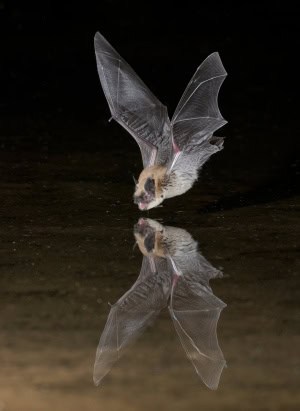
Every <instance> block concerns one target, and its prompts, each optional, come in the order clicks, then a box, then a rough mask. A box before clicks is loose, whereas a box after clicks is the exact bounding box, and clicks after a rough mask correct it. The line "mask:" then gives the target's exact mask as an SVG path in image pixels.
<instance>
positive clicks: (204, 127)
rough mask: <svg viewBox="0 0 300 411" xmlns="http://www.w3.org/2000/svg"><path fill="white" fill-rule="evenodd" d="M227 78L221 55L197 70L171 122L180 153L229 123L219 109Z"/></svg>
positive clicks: (208, 58)
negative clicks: (220, 97) (219, 100)
mask: <svg viewBox="0 0 300 411" xmlns="http://www.w3.org/2000/svg"><path fill="white" fill-rule="evenodd" d="M226 75H227V73H226V71H225V69H224V67H223V64H222V62H221V59H220V56H219V54H218V53H213V54H211V55H210V56H208V57H207V58H206V59H205V60H204V62H203V63H202V64H201V65H200V66H199V67H198V69H197V71H196V73H195V74H194V76H193V77H192V79H191V81H190V82H189V84H188V86H187V88H186V89H185V91H184V93H183V95H182V97H181V99H180V101H179V103H178V106H177V108H176V110H175V113H174V115H173V118H172V121H171V126H172V131H173V138H174V142H175V143H176V145H177V147H178V148H179V150H183V149H185V150H186V149H188V148H189V146H194V145H199V144H201V143H202V142H203V141H204V140H205V139H206V138H208V137H210V136H211V135H212V134H213V133H214V131H216V130H217V129H218V128H220V127H222V126H223V125H224V124H226V123H227V121H226V120H224V118H223V117H222V115H221V113H220V111H219V107H218V93H219V89H220V87H221V85H222V83H223V81H224V79H225V77H226Z"/></svg>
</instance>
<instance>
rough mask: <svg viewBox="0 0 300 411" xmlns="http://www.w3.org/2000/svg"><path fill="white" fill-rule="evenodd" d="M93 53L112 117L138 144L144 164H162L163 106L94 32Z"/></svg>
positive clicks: (168, 147) (166, 152) (165, 144)
mask: <svg viewBox="0 0 300 411" xmlns="http://www.w3.org/2000/svg"><path fill="white" fill-rule="evenodd" d="M95 52H96V59H97V68H98V73H99V77H100V81H101V84H102V87H103V91H104V94H105V97H106V99H107V102H108V104H109V108H110V111H111V114H112V117H113V118H114V119H115V120H116V121H117V122H118V123H120V124H121V125H122V126H123V127H124V128H125V129H126V130H127V131H128V132H129V133H130V134H131V135H132V136H133V137H134V139H135V140H136V142H137V143H138V145H139V147H140V150H141V153H142V158H143V164H144V167H147V166H150V165H153V164H163V163H165V162H166V160H167V159H168V158H169V157H170V156H171V153H172V138H171V131H170V121H169V118H168V113H167V108H166V107H165V106H164V105H163V104H161V102H160V101H159V100H158V99H157V98H156V97H155V96H154V95H153V94H152V93H151V91H150V90H149V89H148V88H147V86H146V85H145V84H144V83H143V82H142V80H141V79H140V78H139V77H138V76H137V74H136V73H135V72H134V71H133V70H132V68H131V67H130V66H129V65H128V64H127V63H126V61H125V60H124V59H123V58H122V57H121V56H120V55H119V54H118V53H117V52H116V50H114V48H113V47H112V46H111V45H110V44H109V43H108V42H107V40H105V38H104V37H103V36H102V35H101V34H100V33H96V35H95Z"/></svg>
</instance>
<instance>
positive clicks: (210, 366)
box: [94, 218, 226, 389]
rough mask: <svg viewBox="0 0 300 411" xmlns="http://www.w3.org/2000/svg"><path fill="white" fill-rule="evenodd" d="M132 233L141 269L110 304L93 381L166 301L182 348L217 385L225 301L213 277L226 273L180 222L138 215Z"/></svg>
mask: <svg viewBox="0 0 300 411" xmlns="http://www.w3.org/2000/svg"><path fill="white" fill-rule="evenodd" d="M134 235H135V238H136V242H137V244H138V246H139V249H140V251H141V252H142V254H143V255H144V257H143V262H142V268H141V271H140V275H139V277H138V279H137V280H136V282H135V283H134V284H133V286H132V287H131V288H130V290H128V291H127V292H126V293H125V294H124V295H123V296H122V297H121V298H120V299H119V300H118V301H117V302H116V303H115V304H114V305H113V306H112V308H111V310H110V313H109V315H108V319H107V322H106V325H105V328H104V331H103V333H102V335H101V338H100V342H99V345H98V348H97V353H96V360H95V366H94V382H95V384H96V385H99V384H100V382H101V380H102V379H103V377H104V376H105V375H106V374H107V373H108V372H109V371H110V369H111V368H112V366H113V364H114V363H115V362H116V361H117V360H118V359H119V358H120V357H121V355H122V353H123V351H124V348H125V347H127V346H128V344H130V343H131V342H132V341H133V340H134V339H135V338H136V337H137V336H138V335H140V333H141V332H142V331H143V330H144V329H145V328H146V327H147V325H148V324H149V323H152V322H153V320H154V319H155V318H156V316H157V315H158V314H159V312H160V311H161V310H162V309H163V308H165V307H167V308H168V310H169V313H170V316H171V318H172V321H173V324H174V327H175V330H176V332H177V335H178V337H179V340H180V342H181V344H182V346H183V348H184V351H185V353H186V355H187V357H188V358H189V360H190V361H191V363H192V364H193V366H194V368H195V370H196V372H197V374H198V375H199V376H200V378H201V379H202V381H203V382H204V384H206V385H207V387H209V388H211V389H216V388H217V387H218V384H219V379H220V376H221V373H222V370H223V368H224V366H225V365H226V362H225V359H224V357H223V353H222V351H221V349H220V347H219V345H218V339H217V323H218V319H219V316H220V313H221V311H222V310H223V308H224V307H225V306H226V304H225V303H223V301H221V300H220V299H219V298H217V297H216V296H215V295H214V294H213V292H212V289H211V287H210V286H209V281H210V279H212V278H216V277H221V276H222V273H221V272H220V271H219V270H217V269H216V268H214V267H212V265H211V264H210V263H209V262H208V261H207V260H206V259H205V258H204V257H203V256H202V255H201V254H200V253H199V251H198V248H197V243H196V241H194V240H193V238H192V236H191V235H190V234H189V233H188V232H187V231H185V230H183V229H181V228H175V227H168V226H165V227H164V226H162V225H161V224H160V223H158V222H156V221H154V220H150V219H144V218H142V219H140V220H139V221H138V223H137V224H136V225H135V227H134Z"/></svg>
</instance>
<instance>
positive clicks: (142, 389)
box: [0, 150, 300, 411]
mask: <svg viewBox="0 0 300 411" xmlns="http://www.w3.org/2000/svg"><path fill="white" fill-rule="evenodd" d="M225 153H226V151H224V152H223V153H222V155H224V156H225ZM224 158H225V157H224ZM230 158H231V159H233V158H234V156H231V157H230ZM213 161H215V162H214V163H213ZM222 161H225V162H226V160H225V159H224V160H218V159H216V160H215V159H214V160H211V163H210V164H209V165H208V166H207V167H206V168H205V170H204V171H203V173H202V178H201V179H200V181H199V182H198V183H197V185H196V186H195V187H194V189H193V190H191V191H190V192H189V193H187V194H186V195H185V196H181V197H178V198H175V199H172V200H169V201H168V202H165V203H164V207H162V208H158V209H155V210H151V212H149V213H144V214H142V213H141V212H139V211H138V210H137V208H136V207H135V206H134V204H133V203H132V190H133V184H132V183H131V175H130V174H131V171H133V172H136V171H137V170H138V167H139V158H138V154H137V153H135V152H133V153H131V152H130V153H128V156H127V155H126V156H124V152H117V151H116V152H113V151H107V152H106V154H105V158H104V159H103V155H101V153H98V152H95V153H87V152H83V153H80V152H79V151H73V152H72V153H71V154H66V152H62V153H60V154H59V153H58V152H56V153H48V152H47V153H44V152H36V153H34V152H29V151H28V152H26V150H23V151H22V155H21V154H18V153H17V152H14V151H9V150H8V151H5V150H3V151H2V152H1V163H0V168H1V176H2V177H1V183H0V193H1V203H2V204H1V233H0V253H1V259H0V284H1V286H0V307H1V317H0V321H1V323H0V329H1V334H0V335H1V337H0V352H1V359H2V360H1V371H0V387H1V388H0V410H18V411H19V410H22V411H27V410H28V411H29V410H30V411H34V410H53V409H57V410H73V411H76V410H83V409H87V410H109V411H110V410H112V411H114V410H116V411H118V410H127V409H128V410H156V409H164V410H171V409H172V410H196V409H200V408H201V409H203V410H235V409H241V410H296V409H298V405H299V400H300V395H299V385H298V381H299V376H300V364H299V357H298V355H297V354H298V351H299V344H300V337H299V336H300V333H299V331H300V330H299V288H300V287H299V286H300V284H299V275H298V268H299V260H298V259H297V256H298V255H299V254H297V253H299V243H298V240H299V224H298V222H299V204H300V201H299V199H300V197H299V196H297V195H296V194H295V190H294V189H295V186H294V181H293V179H292V178H289V177H286V178H285V179H279V178H277V180H276V179H275V180H272V179H271V177H272V176H266V175H264V173H263V171H262V170H261V169H260V168H259V167H257V168H256V169H255V172H251V173H249V170H243V171H241V170H242V167H241V164H235V162H234V161H232V168H230V167H229V166H228V164H227V167H220V165H222ZM228 161H229V160H228ZM234 167H235V168H234ZM228 170H230V172H229V171H228ZM252 171H253V170H252ZM245 175H247V176H250V177H249V178H245ZM257 181H260V182H261V184H260V186H258V185H257ZM272 181H273V182H272ZM141 216H144V217H149V218H151V219H153V220H157V221H159V222H160V223H161V224H164V225H165V226H167V227H175V228H181V229H183V230H186V232H188V233H190V235H191V236H192V238H193V239H194V240H195V241H197V242H198V247H199V251H198V253H199V255H200V256H202V258H205V260H206V261H207V264H208V265H209V267H211V268H210V270H212V271H213V270H215V271H216V272H217V271H218V270H220V271H222V272H223V277H222V278H215V279H212V280H211V281H210V286H211V290H210V289H209V288H206V291H205V292H204V291H203V287H209V286H208V281H207V277H205V275H206V274H205V273H206V272H207V270H206V271H205V269H204V270H202V274H203V273H204V274H203V275H204V277H205V278H206V279H205V278H204V280H203V278H202V280H201V281H202V283H201V284H202V291H203V292H204V294H202V295H200V294H201V293H200V294H199V293H198V294H197V293H196V294H197V296H198V297H197V298H198V299H197V298H196V297H195V295H194V297H195V298H196V299H197V301H196V302H195V304H196V306H197V304H198V302H199V301H202V303H203V301H204V300H205V298H204V297H203V295H204V296H205V295H206V296H208V297H207V298H208V300H209V301H211V300H210V299H211V298H212V299H213V298H215V299H216V300H214V301H217V300H218V301H220V302H224V304H226V305H227V306H226V307H225V308H224V307H223V306H222V307H221V308H222V310H220V311H221V313H220V319H219V321H218V323H217V330H216V333H217V337H218V344H219V350H220V351H218V346H217V345H216V340H215V338H216V336H215V334H214V324H215V325H216V321H215V322H214V320H212V321H211V322H210V323H209V324H212V326H211V328H209V324H208V323H207V322H206V323H205V322H203V321H202V320H203V316H202V317H201V318H202V320H201V318H200V317H199V306H198V308H197V309H196V308H194V310H196V311H197V310H198V311H197V315H195V316H194V319H193V321H190V320H189V321H190V322H189V335H190V340H191V339H193V335H194V334H193V333H195V334H196V335H197V338H196V337H195V338H196V340H195V341H196V342H194V351H195V346H196V347H199V346H200V348H201V338H202V337H203V341H204V343H203V344H204V346H206V348H207V345H208V347H209V349H210V350H211V351H210V355H211V356H213V354H214V353H216V352H217V351H218V353H219V354H218V355H219V359H220V358H222V355H223V356H224V359H225V360H226V364H227V367H224V369H223V367H221V371H222V372H221V375H220V382H219V387H218V389H217V390H210V389H209V388H207V386H206V385H205V383H204V382H203V381H202V379H201V375H200V376H199V375H197V373H196V372H195V368H194V367H193V365H192V363H191V361H190V360H189V359H188V358H187V356H186V353H185V351H184V348H183V346H182V344H181V342H182V341H180V332H179V334H178V331H177V332H176V329H175V327H174V322H173V321H172V315H170V310H169V309H168V306H169V307H170V283H168V284H169V285H168V287H169V288H168V287H167V291H166V296H165V299H164V300H163V303H161V301H162V300H159V301H160V303H161V306H162V307H161V310H160V312H159V313H158V314H157V317H156V318H155V319H154V318H152V319H151V321H150V322H149V324H148V325H149V326H148V327H146V329H145V330H144V332H143V333H142V334H141V335H140V336H139V338H137V339H136V340H135V341H133V342H132V344H130V343H129V344H128V347H127V349H126V350H125V352H124V355H122V356H120V359H119V361H117V362H116V363H115V364H114V366H113V367H112V369H111V371H110V372H109V374H107V375H106V376H105V377H104V378H103V380H102V381H101V383H100V386H99V387H96V386H95V385H94V382H93V368H94V361H95V354H96V349H97V346H98V343H99V338H100V335H101V333H102V331H103V329H104V326H105V323H106V320H107V317H108V315H109V312H110V310H111V306H110V305H109V304H108V303H110V304H114V303H116V301H118V299H120V298H121V297H122V296H123V294H124V293H125V292H126V291H128V290H129V289H130V288H131V287H132V285H133V284H134V283H135V281H136V279H137V278H138V275H139V273H140V269H141V264H142V260H143V255H142V254H141V252H140V250H139V247H138V246H137V247H135V248H134V244H135V238H134V235H133V231H134V225H135V224H136V223H137V222H138V220H139V218H140V217H141ZM180 238H181V237H180V235H179V239H180ZM177 240H178V238H177ZM177 240H176V241H177ZM176 241H175V243H176ZM178 241H179V240H178ZM178 264H179V268H181V269H182V267H181V266H180V263H178V262H177V268H178ZM206 268H207V267H206ZM190 272H191V271H190V270H188V273H186V274H187V275H188V274H189V273H190ZM183 274H185V273H183ZM202 274H201V273H200V277H201V275H202ZM170 277H172V275H170ZM166 278H167V277H166ZM166 281H167V282H168V281H171V280H168V279H166ZM180 281H181V280H180ZM193 281H194V282H195V281H196V280H193ZM193 281H192V283H193ZM196 282H197V281H196ZM179 285H180V283H179ZM161 289H162V288H161ZM175 291H176V287H175ZM187 292H188V293H189V292H190V291H187ZM187 295H188V297H187V298H186V301H187V302H189V301H190V300H189V298H190V295H189V294H187ZM212 296H214V297H212ZM201 298H202V300H201ZM207 298H206V300H205V301H207ZM203 299H204V300H203ZM143 301H144V302H145V301H146V300H145V299H143ZM174 301H175V297H174ZM219 304H221V303H219ZM202 308H203V304H202ZM152 309H153V307H152ZM182 310H184V308H182ZM203 310H204V312H205V310H206V309H205V307H204V308H203ZM209 310H210V308H208V309H207V311H208V312H209ZM143 313H144V314H145V309H143ZM193 313H194V314H195V311H193ZM123 314H124V311H123ZM171 314H172V313H171ZM177 314H178V313H177ZM178 316H179V315H178ZM120 318H121V319H122V318H123V319H124V315H123V317H122V316H120ZM127 320H128V317H127ZM114 321H115V323H114V324H115V325H114V326H115V327H121V324H120V323H119V322H118V321H117V320H114ZM125 321H126V319H125ZM184 321H185V319H182V321H181V324H183V328H184V327H185V323H184ZM201 321H202V322H201ZM116 324H117V325H116ZM197 327H198V328H197ZM185 329H186V328H185ZM116 330H117V328H115V331H114V337H113V338H115V339H116V335H117V334H118V332H117V331H116ZM197 330H198V331H199V333H200V337H201V332H202V334H203V336H202V337H201V338H200V337H199V333H197ZM132 334H134V329H133V330H132ZM128 335H129V337H128V339H129V340H130V338H131V333H130V332H129V334H128ZM208 335H209V336H211V341H208V342H207V338H208V337H207V336H208ZM181 338H183V337H182V335H181ZM205 338H206V340H205ZM129 342H130V341H129ZM190 342H191V341H190ZM209 344H210V345H209ZM125 345H126V344H125ZM204 346H203V347H204ZM203 347H202V348H201V349H200V350H199V351H201V355H202V354H204V357H205V356H206V354H207V352H205V347H204V348H203ZM212 347H213V348H212ZM106 348H107V347H106ZM196 351H197V350H196ZM112 352H113V348H112ZM221 353H223V354H221ZM114 355H115V353H114ZM193 355H194V356H193ZM193 355H191V360H192V361H193V360H195V358H196V356H197V353H196V354H193ZM202 357H203V356H202ZM114 358H115V357H114ZM204 366H205V361H204V362H202V363H201V366H200V368H201V372H203V373H205V370H204V368H205V367H204ZM203 367H204V368H203ZM200 374H201V373H200Z"/></svg>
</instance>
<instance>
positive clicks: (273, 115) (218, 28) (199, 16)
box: [0, 0, 299, 193]
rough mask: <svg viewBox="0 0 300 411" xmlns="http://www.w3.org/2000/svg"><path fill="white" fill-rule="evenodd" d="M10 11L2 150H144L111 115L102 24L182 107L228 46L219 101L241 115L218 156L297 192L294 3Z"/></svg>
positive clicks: (87, 5)
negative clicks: (208, 60) (192, 83)
mask: <svg viewBox="0 0 300 411" xmlns="http://www.w3.org/2000/svg"><path fill="white" fill-rule="evenodd" d="M0 18H1V20H0V30H1V43H0V44H1V83H2V84H1V93H0V108H1V123H0V144H1V155H2V158H4V157H5V156H6V153H7V152H14V153H18V155H23V156H28V155H29V154H28V153H31V152H36V153H47V155H48V156H51V153H56V152H60V153H72V152H76V151H80V152H103V154H105V155H108V156H109V155H110V154H108V153H109V151H110V150H111V149H116V147H118V148H120V150H121V151H123V152H124V153H126V152H128V151H130V152H131V151H132V150H137V147H135V143H134V142H132V141H131V138H130V137H129V136H127V135H126V132H124V131H123V130H122V129H121V128H120V127H119V126H118V125H115V124H112V123H108V122H107V120H108V118H109V117H110V114H109V110H108V106H107V103H106V100H105V97H104V95H103V93H102V90H101V87H100V83H99V79H98V75H97V70H96V63H95V56H94V49H93V37H94V34H95V32H96V31H100V32H101V33H102V34H103V35H104V36H105V37H106V38H107V39H108V41H109V42H110V43H111V44H112V45H113V46H114V47H115V48H116V49H117V50H118V52H119V53H120V54H121V55H122V56H123V57H124V58H125V60H127V61H128V62H129V63H130V65H131V66H132V67H133V68H134V69H135V71H136V72H137V73H138V74H139V75H140V77H141V78H142V79H143V80H144V81H145V83H146V84H147V85H148V86H149V88H150V89H151V90H152V91H153V92H154V94H155V95H156V96H157V97H158V98H159V99H160V100H161V101H162V102H163V103H164V104H166V105H167V106H168V108H169V112H170V115H172V112H173V110H174V108H175V106H176V104H177V102H178V100H179V98H180V96H181V94H182V92H183V90H184V88H185V86H186V85H187V83H188V81H189V79H190V78H191V76H192V74H193V73H194V71H195V70H196V67H197V66H198V65H199V64H200V63H201V61H202V60H203V59H204V58H205V57H206V56H207V55H208V54H210V53H211V52H213V51H219V53H220V55H221V58H222V61H223V63H224V66H225V68H226V70H227V72H228V74H229V75H228V77H227V79H226V81H225V83H224V84H223V86H222V89H221V93H220V98H219V105H220V107H221V111H222V114H223V116H224V117H225V118H226V119H227V120H228V122H229V123H228V125H226V126H225V127H224V128H223V129H222V130H219V135H225V136H228V138H227V139H226V150H224V151H223V152H222V155H220V156H219V157H220V158H218V159H217V160H216V163H215V167H223V168H224V169H226V170H227V171H228V173H229V177H230V170H231V167H232V171H231V173H232V174H233V173H238V172H239V170H241V175H242V174H243V176H244V177H243V178H244V180H245V181H246V180H247V178H249V179H251V178H252V177H253V175H254V174H255V175H257V178H256V184H257V186H263V185H264V184H271V185H272V184H273V185H275V186H276V185H278V186H279V185H281V186H287V185H288V186H289V190H290V193H292V192H294V190H295V187H296V186H295V180H294V179H295V175H296V174H297V142H298V138H299V128H298V123H299V121H298V112H297V111H296V109H297V103H298V100H297V98H296V89H297V86H298V82H299V81H298V71H299V63H297V60H298V52H299V42H298V40H297V37H298V36H297V34H298V33H297V25H298V22H299V14H298V13H297V11H296V9H295V8H294V7H293V6H292V3H289V2H286V1H273V2H255V3H254V4H253V3H250V2H249V4H245V3H244V2H229V1H226V2H219V3H217V2H209V3H208V2H203V1H197V2H196V1H195V2H190V1H185V2H180V3H179V2H178V5H176V4H175V2H166V1H160V2H143V1H139V2H137V1H130V2H125V1H111V0H105V1H100V0H99V1H98V2H96V3H94V2H78V3H76V2H68V1H65V2H54V1H40V2H30V1H29V2H28V1H26V2H25V1H6V0H0ZM41 155H42V154H41ZM233 170H234V171H233Z"/></svg>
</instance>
